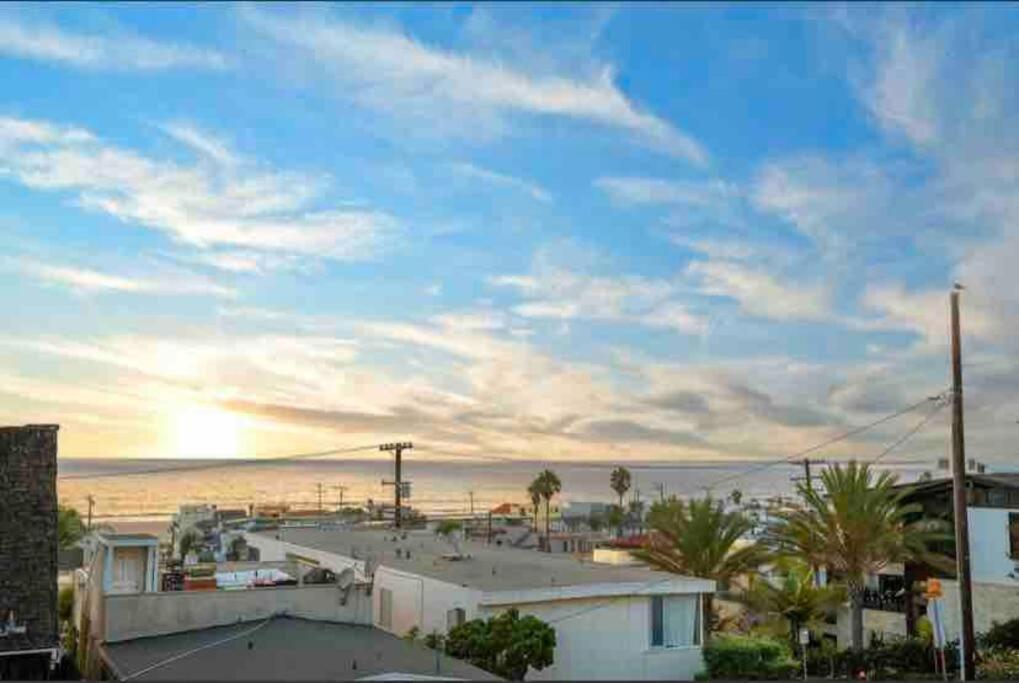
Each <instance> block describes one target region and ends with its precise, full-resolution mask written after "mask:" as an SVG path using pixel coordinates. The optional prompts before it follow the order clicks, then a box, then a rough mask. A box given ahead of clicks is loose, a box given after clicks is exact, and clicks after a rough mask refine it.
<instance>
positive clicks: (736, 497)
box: [729, 489, 743, 507]
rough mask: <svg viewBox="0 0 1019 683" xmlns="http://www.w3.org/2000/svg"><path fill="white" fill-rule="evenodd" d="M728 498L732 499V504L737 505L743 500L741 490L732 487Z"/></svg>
mask: <svg viewBox="0 0 1019 683" xmlns="http://www.w3.org/2000/svg"><path fill="white" fill-rule="evenodd" d="M729 500H730V501H732V504H733V505H735V506H736V507H739V504H740V503H741V502H743V492H742V491H740V490H739V489H733V490H732V493H730V494H729Z"/></svg>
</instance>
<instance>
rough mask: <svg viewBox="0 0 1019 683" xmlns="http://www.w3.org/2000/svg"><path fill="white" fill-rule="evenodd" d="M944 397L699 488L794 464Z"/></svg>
mask: <svg viewBox="0 0 1019 683" xmlns="http://www.w3.org/2000/svg"><path fill="white" fill-rule="evenodd" d="M942 396H943V393H942V394H938V395H937V396H936V397H935V396H928V397H927V398H925V399H923V400H922V401H917V402H916V403H914V404H912V405H909V406H906V407H905V408H901V409H899V410H897V411H895V412H894V413H889V414H888V415H885V416H884V417H881V418H879V419H877V420H874V421H873V422H868V423H867V424H865V425H861V426H859V427H854V428H853V429H850V430H849V431H847V432H843V433H841V434H839V435H838V436H834V437H832V438H830V439H826V440H825V441H822V442H821V443H819V444H815V445H813V446H810V447H809V448H804V449H803V450H801V451H798V452H796V453H793V454H792V455H789V456H786V457H784V458H780V459H778V460H769V461H767V462H764V463H761V464H760V465H756V466H754V467H750V468H748V469H747V470H745V471H743V472H736V473H734V474H731V475H728V476H725V477H722V478H720V479H716V480H715V481H712V482H709V483H708V484H706V485H701V486H698V487H697V488H704V489H712V488H715V487H716V486H719V485H720V484H724V483H726V482H729V481H734V480H736V479H741V478H743V477H745V476H747V475H750V474H754V473H756V472H760V471H762V470H766V469H769V468H771V467H775V466H776V465H784V464H787V463H790V462H792V461H793V460H799V459H801V458H803V457H804V456H805V455H809V454H810V453H813V452H814V451H818V450H821V449H822V448H825V447H826V446H831V445H832V444H835V443H838V442H839V441H844V440H846V439H848V438H849V437H852V436H856V435H857V434H862V433H863V432H865V431H867V430H869V429H873V428H874V427H877V426H878V425H881V424H884V423H885V422H888V421H890V420H894V419H895V418H897V417H899V416H901V415H905V414H906V413H909V412H912V411H914V410H916V409H917V408H919V407H920V406H922V405H923V404H925V403H929V402H930V401H934V400H938V401H940V400H942Z"/></svg>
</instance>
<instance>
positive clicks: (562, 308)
mask: <svg viewBox="0 0 1019 683" xmlns="http://www.w3.org/2000/svg"><path fill="white" fill-rule="evenodd" d="M489 283H490V284H492V285H494V286H497V287H505V288H510V289H514V290H516V291H517V292H518V293H519V294H520V295H521V297H523V298H524V299H525V301H524V303H521V304H518V305H516V306H514V307H513V312H514V313H516V314H517V315H520V316H523V317H525V318H549V319H557V320H598V321H605V322H616V323H638V324H641V325H644V326H647V327H658V328H664V329H672V330H675V331H677V332H681V333H684V334H700V333H702V332H704V331H705V330H706V329H707V322H706V321H705V320H704V319H703V318H701V317H700V316H699V315H697V314H696V313H694V312H693V311H691V310H690V309H689V308H688V307H687V306H686V304H684V303H682V302H680V301H677V300H676V298H675V297H676V295H677V294H678V293H679V292H680V291H682V290H681V288H680V287H679V286H678V285H677V284H676V283H673V282H670V281H668V280H656V279H651V278H645V277H641V276H636V275H623V276H613V277H609V276H598V275H591V274H588V273H582V272H576V271H571V270H567V269H565V268H562V267H558V266H548V265H541V264H539V265H538V267H537V268H536V269H535V270H534V271H533V272H532V273H531V274H528V275H500V276H493V277H491V278H489Z"/></svg>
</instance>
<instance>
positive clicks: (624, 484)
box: [609, 467, 631, 536]
mask: <svg viewBox="0 0 1019 683" xmlns="http://www.w3.org/2000/svg"><path fill="white" fill-rule="evenodd" d="M630 479H631V478H630V470H628V469H626V468H625V467H617V468H616V469H614V470H612V474H611V475H610V476H609V486H611V487H612V490H613V491H615V492H616V495H617V496H618V497H619V509H620V510H622V509H623V496H625V495H626V492H627V491H629V490H630ZM616 533H617V534H618V535H620V536H622V535H623V521H622V518H620V520H619V526H618V527H617V531H616Z"/></svg>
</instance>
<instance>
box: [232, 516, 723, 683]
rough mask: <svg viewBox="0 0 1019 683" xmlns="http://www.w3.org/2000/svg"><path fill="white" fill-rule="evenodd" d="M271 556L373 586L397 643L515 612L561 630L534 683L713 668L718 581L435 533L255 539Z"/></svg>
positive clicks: (375, 613) (376, 614)
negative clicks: (707, 647) (705, 601)
mask: <svg viewBox="0 0 1019 683" xmlns="http://www.w3.org/2000/svg"><path fill="white" fill-rule="evenodd" d="M246 538H247V543H248V545H249V547H252V548H258V549H259V556H260V557H261V559H262V560H263V561H264V560H276V561H285V560H289V561H294V562H299V563H304V564H306V565H308V566H318V567H325V568H329V569H332V570H333V571H342V570H343V569H345V568H348V567H350V568H353V569H354V570H355V572H356V573H357V575H358V576H359V578H361V579H363V580H364V581H367V582H368V583H369V585H370V586H371V590H372V595H371V607H372V616H371V619H372V623H373V624H374V625H375V626H377V627H378V628H380V629H382V630H384V631H387V632H389V633H391V634H394V635H397V636H403V635H405V634H407V633H408V632H410V631H412V630H413V629H416V630H417V632H419V633H421V634H431V633H438V634H444V633H446V632H448V630H449V629H451V628H453V627H454V626H456V625H458V624H460V623H463V622H464V621H465V620H469V619H473V618H477V617H488V616H492V615H495V614H498V613H499V612H502V611H504V610H506V609H509V608H511V607H516V608H517V609H519V610H520V612H521V613H524V614H533V615H535V616H537V617H539V618H540V619H542V620H543V621H545V622H546V623H548V624H550V625H551V626H552V627H553V628H554V629H555V631H556V639H557V642H556V649H555V663H554V664H553V665H552V666H551V667H548V668H546V669H544V670H542V671H540V672H531V673H529V674H528V679H529V680H554V679H602V680H605V679H624V678H626V679H637V680H663V679H686V680H690V679H692V678H693V677H694V676H695V675H696V674H697V672H698V671H700V670H701V668H702V659H701V643H702V640H703V624H701V618H700V617H701V596H702V595H703V594H704V593H709V592H713V591H714V590H715V585H714V582H713V581H709V580H705V579H699V578H692V577H684V576H678V575H675V574H668V573H663V572H657V571H652V570H650V569H648V568H646V567H643V566H633V565H609V564H601V563H596V562H593V561H581V560H578V559H576V558H574V557H570V556H568V555H564V554H548V553H542V552H537V551H532V550H522V549H518V548H512V547H508V546H505V545H503V546H497V545H495V544H488V543H486V542H484V541H478V540H473V541H472V540H461V539H458V538H454V539H451V540H448V541H447V540H446V539H444V538H443V537H440V536H438V535H436V534H435V533H434V532H431V531H427V530H417V531H402V532H401V531H399V530H396V531H394V530H388V529H328V530H327V529H313V528H306V529H292V530H291V529H288V530H287V531H286V534H285V535H284V538H283V539H282V540H281V539H278V538H276V534H274V533H247V534H246Z"/></svg>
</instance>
